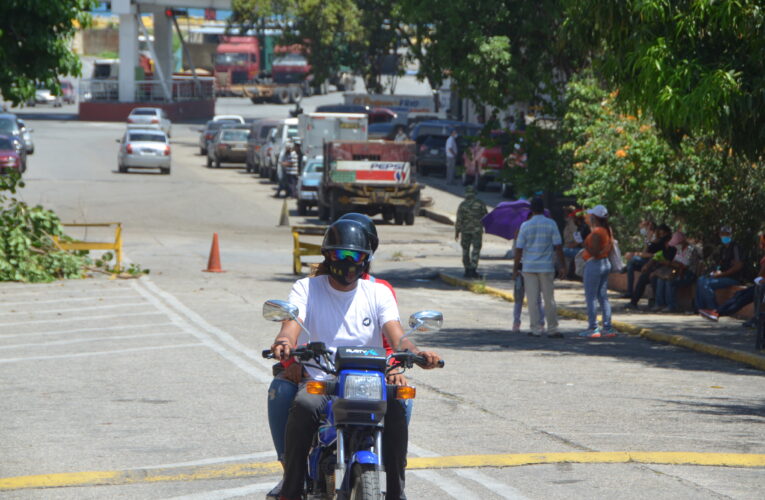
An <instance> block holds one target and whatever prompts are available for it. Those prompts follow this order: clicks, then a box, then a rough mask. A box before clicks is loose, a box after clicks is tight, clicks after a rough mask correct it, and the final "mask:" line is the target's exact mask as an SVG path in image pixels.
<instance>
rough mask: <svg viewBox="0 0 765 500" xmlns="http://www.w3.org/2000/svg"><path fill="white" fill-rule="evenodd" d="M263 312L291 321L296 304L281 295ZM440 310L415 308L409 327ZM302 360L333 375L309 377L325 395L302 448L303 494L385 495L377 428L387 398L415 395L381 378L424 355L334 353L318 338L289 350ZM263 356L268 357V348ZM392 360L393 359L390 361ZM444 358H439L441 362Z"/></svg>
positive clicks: (349, 499)
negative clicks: (310, 440) (323, 406)
mask: <svg viewBox="0 0 765 500" xmlns="http://www.w3.org/2000/svg"><path fill="white" fill-rule="evenodd" d="M263 317H264V318H266V319H268V320H271V321H286V320H295V321H297V322H298V323H299V324H300V326H301V328H302V329H303V331H304V332H306V334H307V335H308V338H309V339H310V338H311V334H310V332H309V331H308V330H307V329H306V328H305V326H304V325H303V324H302V322H301V321H300V320H299V319H298V309H297V307H296V306H294V305H292V304H290V303H288V302H284V301H281V300H269V301H267V302H266V303H265V304H264V305H263ZM442 324H443V315H442V314H441V313H440V312H437V311H421V312H418V313H415V314H412V316H411V317H410V318H409V326H410V330H409V331H408V332H407V333H406V335H405V337H406V336H408V335H410V334H412V333H413V332H415V331H417V332H428V331H437V330H438V329H439V328H440V327H441V325H442ZM293 355H294V356H295V357H296V358H297V359H299V360H300V361H301V362H302V363H303V365H305V366H311V367H314V368H318V369H320V370H322V371H323V372H325V373H327V374H329V375H333V376H334V378H333V379H332V380H321V381H319V380H311V381H309V382H307V384H306V390H307V391H308V393H309V394H320V395H329V396H331V398H330V400H329V402H328V404H327V406H326V409H325V414H324V418H323V420H322V422H321V424H320V426H319V429H318V432H317V433H316V435H315V436H314V439H313V444H312V446H311V449H310V451H309V453H308V467H307V471H308V472H307V477H306V478H305V498H306V499H308V500H333V499H337V500H382V499H383V498H385V468H384V467H383V459H382V449H383V448H382V431H383V421H384V418H385V411H386V409H387V403H388V401H389V400H391V401H392V400H395V399H411V398H414V397H415V394H416V390H415V388H414V387H408V386H406V387H402V386H395V385H387V384H386V375H388V374H390V373H391V372H395V373H399V372H401V373H403V372H404V371H405V370H406V369H409V368H412V367H413V366H414V365H415V364H420V365H424V364H426V363H427V362H426V360H425V359H424V358H423V357H422V356H418V355H416V354H413V353H411V352H409V351H401V352H395V353H393V354H391V355H389V356H386V354H385V349H384V348H382V347H338V348H337V349H336V351H335V353H334V357H333V353H332V352H331V351H330V350H329V349H327V347H326V345H325V344H324V343H323V342H309V343H308V344H306V345H305V346H301V347H298V348H296V349H295V350H293ZM263 357H264V358H272V357H273V353H272V352H271V351H270V350H266V351H263ZM390 360H395V361H396V362H397V363H396V364H390V363H389V361H390ZM443 366H444V362H443V361H441V362H440V363H439V367H443Z"/></svg>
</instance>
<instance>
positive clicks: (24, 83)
mask: <svg viewBox="0 0 765 500" xmlns="http://www.w3.org/2000/svg"><path fill="white" fill-rule="evenodd" d="M95 5H96V2H95V1H94V0H56V1H55V2H51V1H48V0H3V1H2V2H0V93H1V94H2V95H3V97H4V98H5V99H7V100H9V101H11V102H13V103H14V104H18V103H20V102H24V101H26V100H28V99H30V98H32V97H34V93H35V82H40V83H42V84H44V85H45V86H46V87H47V88H49V89H51V90H52V91H53V92H54V93H57V94H59V95H60V94H61V88H60V85H59V83H58V77H59V76H60V75H74V76H79V75H80V72H81V66H80V59H79V57H77V55H76V54H74V53H73V52H72V50H71V48H70V44H71V41H72V38H73V36H74V33H75V31H76V30H77V29H78V26H87V25H88V23H89V22H90V15H89V14H88V13H87V10H88V9H91V8H93V7H94V6H95Z"/></svg>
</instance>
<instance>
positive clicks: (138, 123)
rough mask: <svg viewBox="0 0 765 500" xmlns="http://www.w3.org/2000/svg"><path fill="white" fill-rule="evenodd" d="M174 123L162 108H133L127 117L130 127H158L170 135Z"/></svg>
mask: <svg viewBox="0 0 765 500" xmlns="http://www.w3.org/2000/svg"><path fill="white" fill-rule="evenodd" d="M172 125H173V124H172V123H171V122H170V118H168V117H167V113H166V112H165V110H164V109H162V108H133V110H132V111H131V112H130V114H129V115H128V117H127V126H128V128H158V129H160V130H161V131H163V132H164V133H165V134H166V135H167V136H168V137H170V129H171V127H172Z"/></svg>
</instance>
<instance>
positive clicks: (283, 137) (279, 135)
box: [261, 118, 298, 181]
mask: <svg viewBox="0 0 765 500" xmlns="http://www.w3.org/2000/svg"><path fill="white" fill-rule="evenodd" d="M297 136H298V119H297V118H286V119H284V120H282V122H281V123H280V124H279V126H278V127H276V128H275V129H273V130H272V131H271V136H270V138H269V146H270V147H269V148H268V157H267V158H266V172H267V174H266V175H265V177H268V178H269V179H271V180H272V181H276V179H277V164H278V162H279V156H280V155H281V153H282V149H284V146H285V145H286V144H287V141H289V140H291V139H294V138H295V137H297ZM261 168H262V167H261Z"/></svg>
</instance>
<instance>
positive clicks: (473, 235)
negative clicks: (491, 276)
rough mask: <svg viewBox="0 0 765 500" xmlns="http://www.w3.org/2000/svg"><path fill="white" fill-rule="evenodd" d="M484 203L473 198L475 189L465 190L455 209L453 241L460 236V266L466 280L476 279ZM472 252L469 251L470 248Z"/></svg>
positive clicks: (468, 188)
mask: <svg viewBox="0 0 765 500" xmlns="http://www.w3.org/2000/svg"><path fill="white" fill-rule="evenodd" d="M486 213H487V210H486V203H484V202H483V201H481V200H479V199H478V198H476V196H475V188H474V187H473V186H468V187H466V188H465V199H464V200H463V201H462V203H460V206H459V208H458V209H457V222H456V223H455V224H454V240H455V241H456V240H457V238H459V237H460V234H461V235H462V241H461V243H462V265H463V266H464V267H465V277H466V278H478V277H479V275H478V272H477V271H476V269H477V268H478V257H479V256H480V255H481V243H482V240H483V225H482V224H481V218H483V216H484V215H486ZM471 246H472V247H473V248H472V251H471V248H470V247H471Z"/></svg>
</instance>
